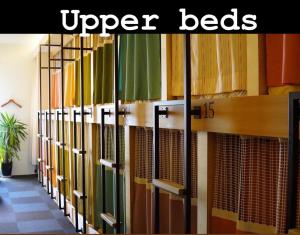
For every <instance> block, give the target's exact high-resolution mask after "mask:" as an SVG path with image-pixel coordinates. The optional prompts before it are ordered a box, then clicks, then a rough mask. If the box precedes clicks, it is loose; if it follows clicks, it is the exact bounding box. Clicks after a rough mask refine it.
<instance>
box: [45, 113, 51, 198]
mask: <svg viewBox="0 0 300 235" xmlns="http://www.w3.org/2000/svg"><path fill="white" fill-rule="evenodd" d="M45 122H46V134H45V137H47V136H48V112H47V111H46V112H45ZM45 144H46V166H48V164H49V147H48V144H49V143H48V141H47V140H46V142H45ZM46 181H47V193H48V194H50V188H49V171H48V170H47V169H46Z"/></svg>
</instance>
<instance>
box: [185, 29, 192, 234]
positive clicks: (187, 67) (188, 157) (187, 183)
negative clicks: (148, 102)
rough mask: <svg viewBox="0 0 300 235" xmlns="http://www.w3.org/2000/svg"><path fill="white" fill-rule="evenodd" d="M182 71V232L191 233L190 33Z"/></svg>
mask: <svg viewBox="0 0 300 235" xmlns="http://www.w3.org/2000/svg"><path fill="white" fill-rule="evenodd" d="M184 48H185V66H184V69H185V71H184V72H185V73H184V75H185V76H184V162H183V166H184V177H183V179H184V182H183V185H184V189H185V194H184V210H183V211H184V215H183V218H184V233H191V182H192V179H191V135H192V131H191V55H190V35H189V34H186V36H185V47H184Z"/></svg>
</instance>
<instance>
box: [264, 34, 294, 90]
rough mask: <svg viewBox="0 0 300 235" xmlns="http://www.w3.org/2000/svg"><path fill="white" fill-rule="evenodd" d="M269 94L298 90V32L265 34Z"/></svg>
mask: <svg viewBox="0 0 300 235" xmlns="http://www.w3.org/2000/svg"><path fill="white" fill-rule="evenodd" d="M266 48H267V85H268V87H269V94H271V95H281V94H287V93H289V92H291V91H300V72H299V67H300V34H267V36H266Z"/></svg>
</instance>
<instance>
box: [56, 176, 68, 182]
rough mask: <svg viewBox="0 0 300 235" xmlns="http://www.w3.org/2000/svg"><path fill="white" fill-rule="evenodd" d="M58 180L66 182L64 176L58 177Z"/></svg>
mask: <svg viewBox="0 0 300 235" xmlns="http://www.w3.org/2000/svg"><path fill="white" fill-rule="evenodd" d="M56 179H57V180H58V181H64V180H66V179H65V178H64V177H63V176H62V175H57V176H56Z"/></svg>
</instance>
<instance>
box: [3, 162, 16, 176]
mask: <svg viewBox="0 0 300 235" xmlns="http://www.w3.org/2000/svg"><path fill="white" fill-rule="evenodd" d="M12 166H13V163H12V161H11V162H7V163H5V162H2V164H1V171H2V175H3V176H11V171H12Z"/></svg>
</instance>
